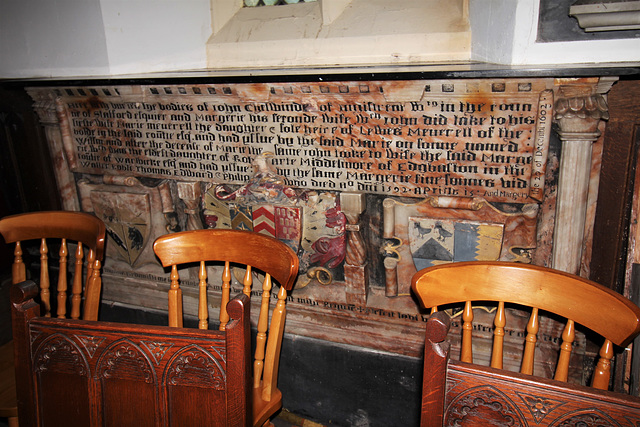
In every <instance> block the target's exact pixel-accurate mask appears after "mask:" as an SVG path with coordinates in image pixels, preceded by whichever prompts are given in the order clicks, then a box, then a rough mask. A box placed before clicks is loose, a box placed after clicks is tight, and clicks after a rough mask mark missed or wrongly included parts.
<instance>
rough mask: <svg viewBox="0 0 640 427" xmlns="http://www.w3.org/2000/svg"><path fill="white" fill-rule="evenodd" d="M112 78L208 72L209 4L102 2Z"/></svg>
mask: <svg viewBox="0 0 640 427" xmlns="http://www.w3.org/2000/svg"><path fill="white" fill-rule="evenodd" d="M100 6H101V10H102V17H103V20H104V33H105V38H106V41H107V52H108V55H109V66H110V73H111V74H116V75H117V74H139V73H148V72H163V71H178V70H181V71H187V70H194V69H202V68H205V67H206V63H207V61H206V51H205V44H206V42H207V39H208V38H209V36H210V35H211V12H210V6H209V0H102V1H100Z"/></svg>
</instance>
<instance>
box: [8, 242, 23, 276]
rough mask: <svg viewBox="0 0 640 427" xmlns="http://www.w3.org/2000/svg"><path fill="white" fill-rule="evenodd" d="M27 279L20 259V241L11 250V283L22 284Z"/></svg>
mask: <svg viewBox="0 0 640 427" xmlns="http://www.w3.org/2000/svg"><path fill="white" fill-rule="evenodd" d="M26 278H27V274H26V267H25V265H24V260H23V259H22V245H21V244H20V241H16V246H15V248H14V249H13V264H12V265H11V283H12V284H14V285H15V284H16V283H20V282H24V281H25V280H26Z"/></svg>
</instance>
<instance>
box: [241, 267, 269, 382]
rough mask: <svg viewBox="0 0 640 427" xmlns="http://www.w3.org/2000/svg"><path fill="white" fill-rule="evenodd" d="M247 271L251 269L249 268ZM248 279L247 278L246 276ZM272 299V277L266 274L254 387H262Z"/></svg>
mask: <svg viewBox="0 0 640 427" xmlns="http://www.w3.org/2000/svg"><path fill="white" fill-rule="evenodd" d="M247 270H249V271H250V269H249V268H248V267H247ZM245 279H246V276H245ZM270 297H271V276H270V275H269V274H265V276H264V281H263V282H262V297H261V299H260V315H259V317H258V333H257V334H256V352H255V357H254V362H253V373H254V375H253V387H254V388H258V387H260V382H261V381H262V372H263V370H264V357H265V347H266V345H267V328H268V327H269V301H270Z"/></svg>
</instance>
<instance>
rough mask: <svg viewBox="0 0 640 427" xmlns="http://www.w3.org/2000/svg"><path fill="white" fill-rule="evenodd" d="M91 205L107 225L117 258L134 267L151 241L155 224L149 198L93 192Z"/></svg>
mask: <svg viewBox="0 0 640 427" xmlns="http://www.w3.org/2000/svg"><path fill="white" fill-rule="evenodd" d="M91 202H92V204H93V209H94V212H95V214H96V216H97V217H98V218H100V219H101V220H103V221H104V223H105V226H106V228H107V235H108V237H109V240H110V244H109V245H107V248H108V249H109V250H111V251H113V248H115V255H116V258H118V259H121V260H123V261H125V262H127V263H128V264H129V265H132V266H133V265H134V264H135V263H136V261H137V260H138V257H139V256H140V254H141V252H142V251H143V249H144V248H145V246H146V244H147V240H148V239H149V228H150V223H151V214H150V211H151V210H150V202H149V195H148V194H136V193H112V192H107V191H93V192H92V193H91Z"/></svg>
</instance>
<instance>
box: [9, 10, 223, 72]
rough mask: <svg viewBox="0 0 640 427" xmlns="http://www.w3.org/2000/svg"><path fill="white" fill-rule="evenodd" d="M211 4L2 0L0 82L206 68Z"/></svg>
mask: <svg viewBox="0 0 640 427" xmlns="http://www.w3.org/2000/svg"><path fill="white" fill-rule="evenodd" d="M210 35H211V13H210V6H209V0H2V1H0V78H48V77H63V78H64V77H86V76H90V77H91V76H114V75H122V74H139V73H155V72H164V71H183V70H191V69H202V68H204V67H206V52H205V44H206V41H207V39H208V38H209V36H210Z"/></svg>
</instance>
